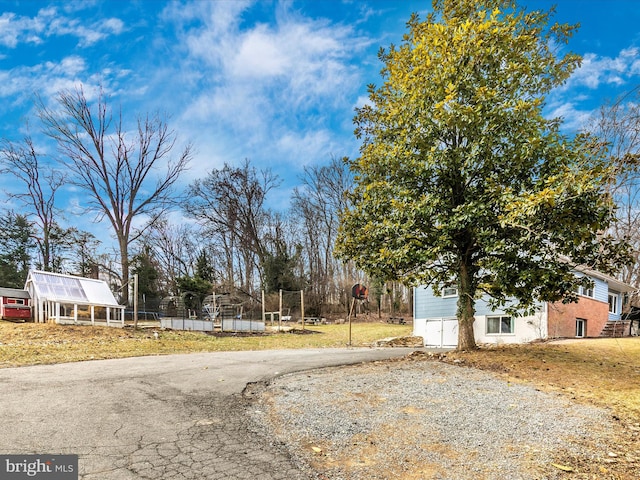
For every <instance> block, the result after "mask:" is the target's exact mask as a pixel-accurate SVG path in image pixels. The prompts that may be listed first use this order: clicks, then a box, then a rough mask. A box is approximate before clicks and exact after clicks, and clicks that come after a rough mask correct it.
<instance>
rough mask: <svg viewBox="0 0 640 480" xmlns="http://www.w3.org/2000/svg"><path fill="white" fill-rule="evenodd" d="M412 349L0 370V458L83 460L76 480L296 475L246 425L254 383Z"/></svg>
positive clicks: (216, 356) (149, 359)
mask: <svg viewBox="0 0 640 480" xmlns="http://www.w3.org/2000/svg"><path fill="white" fill-rule="evenodd" d="M414 350H416V349H415V348H386V349H384V348H382V349H357V348H350V349H347V348H343V349H315V350H278V351H259V352H223V353H204V354H191V355H170V356H159V357H141V358H128V359H118V360H99V361H92V362H81V363H69V364H58V365H43V366H34V367H21V368H9V369H2V370H0V419H1V420H2V422H1V423H2V428H1V431H2V434H1V435H0V454H77V455H79V470H80V475H79V478H81V479H86V480H125V479H126V480H134V479H162V480H164V479H201V480H203V479H253V480H256V479H300V478H306V477H305V475H304V474H303V473H302V472H300V471H298V470H297V469H296V467H295V465H293V464H292V463H291V460H290V458H289V457H288V456H287V455H286V454H285V453H284V452H281V451H278V450H277V449H274V447H272V446H270V445H268V444H266V443H264V441H263V440H260V439H258V438H255V437H254V436H252V435H251V433H250V432H249V430H248V429H247V422H246V418H245V415H244V407H243V403H242V401H241V395H240V394H241V393H242V391H243V389H244V387H245V386H246V385H247V384H248V383H249V382H257V381H264V380H268V379H270V378H273V377H275V376H278V375H280V374H284V373H291V372H298V371H303V370H308V369H315V368H322V367H326V366H335V365H344V364H353V363H360V362H367V361H374V360H382V359H388V358H393V357H400V356H404V355H406V354H408V353H410V352H412V351H414Z"/></svg>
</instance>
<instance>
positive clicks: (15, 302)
mask: <svg viewBox="0 0 640 480" xmlns="http://www.w3.org/2000/svg"><path fill="white" fill-rule="evenodd" d="M7 303H9V304H12V305H24V299H23V298H7Z"/></svg>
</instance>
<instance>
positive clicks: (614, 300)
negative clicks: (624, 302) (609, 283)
mask: <svg viewBox="0 0 640 480" xmlns="http://www.w3.org/2000/svg"><path fill="white" fill-rule="evenodd" d="M609 313H618V294H617V293H610V294H609Z"/></svg>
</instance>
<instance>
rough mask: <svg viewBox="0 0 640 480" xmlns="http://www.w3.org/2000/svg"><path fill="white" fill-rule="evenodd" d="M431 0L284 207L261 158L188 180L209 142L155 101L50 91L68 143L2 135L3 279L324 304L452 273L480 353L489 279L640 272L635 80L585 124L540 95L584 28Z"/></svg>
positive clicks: (544, 282)
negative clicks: (200, 144)
mask: <svg viewBox="0 0 640 480" xmlns="http://www.w3.org/2000/svg"><path fill="white" fill-rule="evenodd" d="M433 5H434V11H433V13H431V14H429V15H428V17H427V18H426V20H421V19H420V18H419V17H418V16H417V15H414V16H412V17H411V19H410V20H409V22H408V24H407V26H408V33H407V34H406V35H405V37H404V39H403V43H402V44H400V45H398V46H395V45H392V46H391V47H390V48H389V49H387V50H384V49H383V50H381V51H380V60H381V62H382V64H383V69H382V71H381V74H382V80H383V83H382V85H381V86H375V85H370V86H369V100H370V101H369V103H368V104H367V105H365V106H363V107H362V108H359V109H358V110H357V112H356V116H355V119H354V122H355V124H356V135H357V136H358V137H359V138H360V139H361V140H362V147H361V150H360V156H359V157H358V158H356V159H349V158H335V157H332V158H330V159H328V161H327V163H326V164H324V165H319V166H309V167H306V168H305V169H304V173H303V175H302V177H301V178H300V179H299V180H300V185H299V186H298V187H297V188H296V189H295V190H294V191H293V194H292V197H291V206H290V208H288V209H287V210H275V209H273V208H270V207H269V205H270V201H269V200H270V198H271V196H272V195H273V194H274V193H275V192H276V191H277V190H278V188H279V187H280V186H281V182H282V179H281V178H279V177H278V176H277V175H275V174H274V173H273V172H272V171H271V170H269V169H257V168H256V167H255V166H253V165H252V164H251V161H250V160H248V159H247V160H244V161H243V162H240V163H239V164H237V165H229V164H225V165H224V166H223V167H222V168H218V169H212V170H211V171H209V172H206V174H205V175H204V176H202V177H201V178H199V179H197V180H195V181H193V182H192V183H191V184H190V185H189V186H188V188H186V189H185V190H184V191H179V189H178V188H177V187H178V180H179V178H180V177H181V176H182V174H183V173H184V171H185V170H186V169H187V167H188V165H189V162H190V161H191V159H192V157H193V146H192V145H190V144H187V145H185V146H181V145H180V144H179V143H178V137H177V135H176V133H175V132H174V131H172V130H171V129H170V128H169V126H168V124H167V122H166V121H165V120H164V119H163V118H161V117H160V116H158V115H147V116H143V117H137V118H135V119H130V117H128V116H127V115H126V114H125V113H124V112H122V111H121V110H115V111H114V110H112V107H111V105H110V104H109V102H108V98H106V96H105V95H104V93H102V92H99V93H98V94H97V97H96V100H95V101H93V102H89V101H88V100H87V96H86V95H85V92H84V91H83V89H82V88H81V87H79V88H77V89H75V90H65V91H62V92H60V93H59V94H58V96H57V97H56V101H55V102H54V106H48V105H47V104H45V102H43V101H42V100H41V99H36V111H37V117H38V120H39V122H40V123H39V125H40V127H41V131H42V133H43V134H44V137H39V138H47V139H48V140H50V141H52V143H53V144H55V145H56V146H57V154H56V156H55V159H54V158H50V157H47V156H46V155H45V154H44V153H42V152H46V151H47V150H46V149H45V148H44V147H41V148H40V149H39V148H38V145H37V144H36V143H35V142H34V140H33V139H32V138H31V137H30V136H26V137H24V138H23V139H22V140H10V139H5V140H4V141H3V146H2V151H1V155H0V159H1V161H2V172H3V173H4V174H5V175H7V176H8V177H11V176H13V177H15V179H16V180H17V181H16V183H15V185H17V188H15V189H10V190H9V191H8V195H9V197H10V198H11V199H12V200H14V201H15V205H16V206H19V211H15V210H14V211H7V212H5V214H4V215H3V218H5V221H6V228H4V229H3V231H2V233H1V234H0V245H1V246H2V252H1V253H0V283H4V284H5V286H21V281H23V280H22V279H23V277H24V275H25V274H26V270H27V269H28V268H29V266H30V265H35V266H37V267H38V268H42V269H45V270H51V271H63V272H69V273H77V274H82V275H86V274H88V273H89V272H92V271H94V272H95V271H98V270H99V271H101V272H103V274H109V275H111V278H112V279H113V283H114V286H115V288H117V289H120V291H121V299H122V301H123V302H125V303H126V302H127V301H128V291H129V290H128V288H126V286H125V285H126V284H127V282H128V280H129V278H130V277H131V275H132V274H134V273H135V274H138V276H139V278H140V292H141V293H143V294H145V295H148V296H150V297H151V296H153V297H161V296H167V295H178V294H180V293H181V292H185V291H189V292H197V293H198V295H200V296H204V295H205V294H207V293H211V292H214V291H217V292H234V293H237V294H241V295H244V296H245V297H247V298H251V299H254V300H255V301H258V299H259V292H260V291H261V290H265V291H267V292H277V291H279V290H287V291H294V290H304V291H305V292H306V293H307V295H308V298H309V299H310V301H309V304H308V307H309V308H310V309H311V310H315V312H316V313H317V314H322V313H323V310H326V309H327V308H330V307H331V306H337V307H338V308H339V309H340V308H341V309H343V310H344V308H345V307H346V306H347V305H348V304H349V293H350V287H351V285H352V284H353V283H356V282H358V281H360V280H362V279H363V278H365V276H366V281H367V283H369V284H370V287H371V288H370V292H371V293H372V297H373V300H374V302H372V303H373V308H374V309H377V310H380V309H381V308H383V307H385V306H386V305H387V304H388V305H389V306H388V309H389V310H391V311H392V310H393V309H397V308H400V307H401V304H402V303H404V305H405V306H406V304H407V302H408V300H409V299H408V296H407V291H408V290H407V288H406V287H407V286H409V285H415V284H430V285H433V286H434V289H437V288H441V287H446V286H449V287H456V288H458V290H459V292H461V295H460V296H459V299H460V300H459V302H460V303H459V308H458V316H459V320H460V322H461V323H460V324H461V326H462V327H463V328H461V329H460V332H461V337H460V344H461V345H462V346H463V347H464V346H468V347H469V348H473V346H474V342H473V338H472V337H473V332H472V330H471V325H472V324H473V314H474V302H475V299H476V298H477V297H478V295H480V294H488V295H489V296H490V297H492V299H493V302H495V304H496V305H501V306H505V305H506V304H507V303H508V301H509V300H510V299H514V298H515V299H517V301H518V303H517V306H518V308H523V309H526V308H528V307H531V305H532V304H533V302H535V301H536V300H548V301H555V300H565V301H571V300H573V299H574V296H575V295H574V296H572V293H571V292H574V291H575V287H576V285H575V282H577V281H579V280H576V279H575V278H574V277H573V276H572V275H571V268H572V267H573V266H575V264H576V263H582V264H585V265H588V266H591V267H594V268H600V269H602V270H603V271H605V272H610V273H614V274H616V275H618V276H619V277H620V278H621V279H622V280H624V281H625V282H627V283H630V284H633V285H638V284H640V279H639V278H638V277H639V275H640V270H639V268H638V255H639V253H638V252H640V236H639V235H638V230H639V228H638V227H639V226H640V224H639V222H640V217H638V212H640V208H639V206H640V205H639V201H640V198H639V197H638V192H639V189H638V187H639V186H640V185H639V183H638V181H639V179H640V176H639V175H638V169H637V165H638V158H639V146H640V135H639V132H640V120H639V119H640V115H639V113H640V112H639V111H638V105H640V102H638V101H637V100H640V95H638V92H639V90H638V89H635V90H633V91H631V92H629V94H628V95H627V96H626V97H625V98H621V99H619V100H618V101H617V102H614V103H612V104H608V105H603V106H602V108H601V109H600V111H599V113H598V115H597V116H596V117H594V118H593V119H592V122H591V123H589V124H587V125H585V126H584V128H583V130H582V131H581V132H578V133H577V134H575V135H569V134H568V133H565V132H563V131H562V130H561V126H562V119H548V118H546V117H545V116H544V115H543V109H544V106H545V98H546V95H548V94H549V93H550V92H551V91H552V90H553V89H554V88H557V87H559V86H561V85H562V84H563V83H564V82H566V80H567V79H568V78H569V77H570V76H571V74H572V73H573V72H574V70H575V69H576V68H578V66H579V64H580V58H579V57H578V56H577V55H574V54H572V53H568V54H566V55H564V56H558V53H557V49H555V47H556V46H558V45H564V44H566V43H568V40H569V38H570V37H571V35H572V34H573V33H574V32H575V30H576V28H577V27H576V26H573V25H558V24H550V20H551V17H552V14H553V11H551V12H543V11H533V12H526V11H525V10H523V9H521V8H520V7H519V6H518V5H517V4H516V3H515V2H513V1H510V0H485V1H483V2H477V1H475V0H459V1H458V0H456V1H453V0H435V1H434V2H433ZM64 185H72V186H73V187H75V188H76V189H77V190H78V191H79V192H82V194H83V195H84V197H83V198H84V201H83V202H82V205H79V206H78V208H79V210H78V212H73V213H72V212H66V213H65V212H61V211H60V210H59V209H58V206H57V202H56V199H57V195H58V194H59V192H60V189H61V188H62V187H63V186H64ZM73 215H82V216H87V215H91V216H93V217H94V219H95V220H102V219H106V220H107V222H108V224H109V225H110V226H111V232H112V234H113V236H114V237H115V239H116V243H117V247H116V251H115V256H113V255H105V254H103V255H99V254H97V253H96V252H98V251H100V249H99V248H98V247H97V245H98V244H99V243H100V241H99V239H96V238H95V237H93V236H92V235H90V234H88V233H87V232H83V231H81V230H78V229H77V228H75V227H74V228H64V227H62V225H66V224H69V223H73V218H72V216H73ZM179 216H182V217H183V219H182V220H180V221H175V220H172V219H174V218H176V217H179ZM63 219H64V221H63ZM567 258H568V259H569V260H570V261H569V262H567V261H566V259H567ZM114 259H116V260H114Z"/></svg>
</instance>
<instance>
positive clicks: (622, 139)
mask: <svg viewBox="0 0 640 480" xmlns="http://www.w3.org/2000/svg"><path fill="white" fill-rule="evenodd" d="M638 101H640V87H637V88H635V89H634V90H632V91H630V92H628V93H627V94H626V95H624V96H622V97H620V98H619V99H618V100H617V101H615V102H614V103H612V104H607V105H603V106H602V107H601V108H600V110H599V112H598V115H597V116H596V117H595V118H594V119H593V121H592V122H591V124H590V125H589V126H588V128H587V130H588V131H589V132H590V133H592V134H594V135H596V136H597V137H598V139H599V140H600V141H601V142H602V143H603V144H604V145H606V147H607V152H608V155H609V161H610V162H611V163H612V164H613V165H615V166H616V167H617V170H618V172H619V173H618V175H617V176H616V177H615V180H616V182H615V183H614V184H612V185H611V187H610V194H611V195H612V196H613V197H614V199H615V202H616V205H617V207H618V209H617V217H618V221H617V222H616V223H615V224H614V225H613V227H612V231H613V234H614V235H615V236H616V237H617V238H619V239H621V240H622V239H626V240H627V241H629V243H630V244H631V246H632V248H633V256H634V260H635V261H634V262H633V263H632V264H630V265H628V266H627V267H625V269H624V271H623V272H622V280H623V281H625V282H627V283H629V284H631V285H637V286H640V168H639V167H640V103H638Z"/></svg>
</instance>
